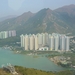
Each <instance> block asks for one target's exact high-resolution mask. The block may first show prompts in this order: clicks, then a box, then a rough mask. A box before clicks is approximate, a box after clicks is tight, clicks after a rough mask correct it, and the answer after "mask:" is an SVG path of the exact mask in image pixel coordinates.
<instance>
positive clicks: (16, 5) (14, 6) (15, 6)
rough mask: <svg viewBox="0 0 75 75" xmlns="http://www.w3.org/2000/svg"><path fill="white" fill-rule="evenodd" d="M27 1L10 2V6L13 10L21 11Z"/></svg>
mask: <svg viewBox="0 0 75 75" xmlns="http://www.w3.org/2000/svg"><path fill="white" fill-rule="evenodd" d="M24 1H25V0H8V5H9V7H10V8H12V9H13V10H16V11H17V10H19V9H20V7H21V5H22V3H23V2H24Z"/></svg>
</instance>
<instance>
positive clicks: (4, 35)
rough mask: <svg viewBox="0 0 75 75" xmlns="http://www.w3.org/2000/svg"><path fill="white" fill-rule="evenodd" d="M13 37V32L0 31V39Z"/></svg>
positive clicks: (14, 33)
mask: <svg viewBox="0 0 75 75" xmlns="http://www.w3.org/2000/svg"><path fill="white" fill-rule="evenodd" d="M13 36H16V31H15V30H10V31H1V32H0V39H5V38H8V37H13Z"/></svg>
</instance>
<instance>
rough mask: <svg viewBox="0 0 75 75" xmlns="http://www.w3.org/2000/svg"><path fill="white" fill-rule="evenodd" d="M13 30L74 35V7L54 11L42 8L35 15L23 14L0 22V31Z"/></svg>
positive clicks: (69, 6) (68, 6) (20, 32)
mask: <svg viewBox="0 0 75 75" xmlns="http://www.w3.org/2000/svg"><path fill="white" fill-rule="evenodd" d="M11 29H15V30H16V31H17V33H18V35H20V34H22V33H23V34H26V33H41V32H48V33H53V32H55V33H63V34H67V33H71V34H75V33H74V32H75V30H74V29H75V5H67V6H64V7H60V8H58V9H55V10H51V9H49V8H44V9H42V10H40V11H38V12H37V13H32V12H30V11H29V12H25V13H23V14H22V15H20V16H18V17H16V18H11V19H8V20H5V21H3V22H0V31H2V30H11Z"/></svg>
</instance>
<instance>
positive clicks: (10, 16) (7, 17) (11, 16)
mask: <svg viewBox="0 0 75 75" xmlns="http://www.w3.org/2000/svg"><path fill="white" fill-rule="evenodd" d="M15 17H17V16H16V15H9V16H6V17H2V18H0V22H1V21H4V20H6V19H10V18H15Z"/></svg>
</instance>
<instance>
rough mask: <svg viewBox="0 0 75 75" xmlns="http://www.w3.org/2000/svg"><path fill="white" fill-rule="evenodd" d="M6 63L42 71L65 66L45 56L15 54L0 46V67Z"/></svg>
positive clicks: (56, 69)
mask: <svg viewBox="0 0 75 75" xmlns="http://www.w3.org/2000/svg"><path fill="white" fill-rule="evenodd" d="M7 63H11V64H12V65H17V66H23V67H27V68H35V69H38V70H44V71H62V70H65V68H63V67H61V66H58V65H56V64H54V63H53V62H52V61H50V60H49V59H48V58H47V57H45V56H43V57H42V56H41V55H38V57H34V56H33V55H26V54H15V53H13V51H10V50H8V49H2V48H0V68H1V67H2V65H7Z"/></svg>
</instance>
